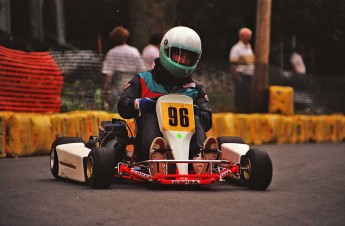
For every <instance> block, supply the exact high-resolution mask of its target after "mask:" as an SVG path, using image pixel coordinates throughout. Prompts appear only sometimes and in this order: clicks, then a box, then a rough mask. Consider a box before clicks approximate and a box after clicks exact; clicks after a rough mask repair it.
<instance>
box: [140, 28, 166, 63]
mask: <svg viewBox="0 0 345 226" xmlns="http://www.w3.org/2000/svg"><path fill="white" fill-rule="evenodd" d="M161 40H162V35H160V34H158V33H154V34H152V35H151V37H150V41H149V44H148V45H147V46H145V48H144V49H143V52H142V57H143V59H144V61H145V63H146V65H147V68H148V69H151V68H153V67H154V60H155V59H156V58H158V57H159V45H160V42H161Z"/></svg>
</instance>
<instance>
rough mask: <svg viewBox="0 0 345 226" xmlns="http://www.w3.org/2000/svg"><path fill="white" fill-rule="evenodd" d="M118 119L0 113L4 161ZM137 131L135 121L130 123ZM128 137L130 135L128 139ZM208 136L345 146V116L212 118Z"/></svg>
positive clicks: (83, 113) (101, 115) (220, 115)
mask: <svg viewBox="0 0 345 226" xmlns="http://www.w3.org/2000/svg"><path fill="white" fill-rule="evenodd" d="M112 118H120V116H119V115H118V114H113V113H107V112H104V111H74V112H69V113H60V114H34V113H14V112H0V157H5V156H6V155H9V156H30V155H38V154H48V153H49V151H50V146H51V143H52V142H53V141H54V139H55V138H56V137H58V136H72V137H76V136H77V137H81V138H82V139H83V140H85V141H87V140H88V139H89V137H90V136H91V135H94V136H97V135H98V130H99V125H100V123H101V121H102V120H111V119H112ZM126 121H127V123H128V124H129V126H130V127H131V128H132V131H133V132H135V123H134V120H132V119H131V120H126ZM129 135H130V134H129ZM207 136H216V137H218V136H240V137H242V138H243V139H244V141H245V142H246V143H248V144H265V143H280V144H281V143H292V144H294V143H304V142H343V141H345V116H343V115H320V116H306V115H293V116H284V115H278V114H233V113H216V114H213V127H212V128H211V130H210V131H208V132H207Z"/></svg>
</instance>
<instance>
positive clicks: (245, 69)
mask: <svg viewBox="0 0 345 226" xmlns="http://www.w3.org/2000/svg"><path fill="white" fill-rule="evenodd" d="M251 37H252V31H251V30H250V29H248V28H242V29H240V31H239V41H238V42H237V44H235V45H234V46H233V47H232V48H231V50H230V55H229V61H230V72H231V74H232V75H233V77H234V84H235V107H236V112H237V113H249V112H250V105H251V100H250V95H251V87H252V81H253V75H254V62H255V56H254V52H253V50H252V47H251V45H250V43H249V41H250V39H251Z"/></svg>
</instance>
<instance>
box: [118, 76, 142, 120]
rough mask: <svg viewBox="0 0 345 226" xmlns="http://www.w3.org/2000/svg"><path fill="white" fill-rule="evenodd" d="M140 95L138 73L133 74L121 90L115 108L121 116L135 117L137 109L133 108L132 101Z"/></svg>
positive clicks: (137, 112) (137, 113)
mask: <svg viewBox="0 0 345 226" xmlns="http://www.w3.org/2000/svg"><path fill="white" fill-rule="evenodd" d="M140 96H141V84H140V78H139V75H135V76H134V77H133V78H132V79H131V80H130V81H129V82H128V84H127V85H126V87H125V89H124V90H123V91H122V93H121V96H120V99H119V102H118V104H117V109H118V111H119V114H120V116H121V117H122V118H125V119H129V118H135V117H137V116H138V115H139V110H137V109H135V106H134V101H135V99H137V98H140Z"/></svg>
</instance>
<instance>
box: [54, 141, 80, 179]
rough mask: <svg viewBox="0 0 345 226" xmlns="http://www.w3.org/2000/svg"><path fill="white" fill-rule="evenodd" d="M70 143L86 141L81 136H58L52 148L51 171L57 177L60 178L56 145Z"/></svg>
mask: <svg viewBox="0 0 345 226" xmlns="http://www.w3.org/2000/svg"><path fill="white" fill-rule="evenodd" d="M69 143H84V141H83V139H81V138H80V137H58V138H56V139H55V140H54V142H53V144H52V147H51V149H50V171H51V172H52V174H53V176H54V177H55V178H56V179H58V178H59V157H58V155H57V153H56V146H58V145H61V144H69Z"/></svg>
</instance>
